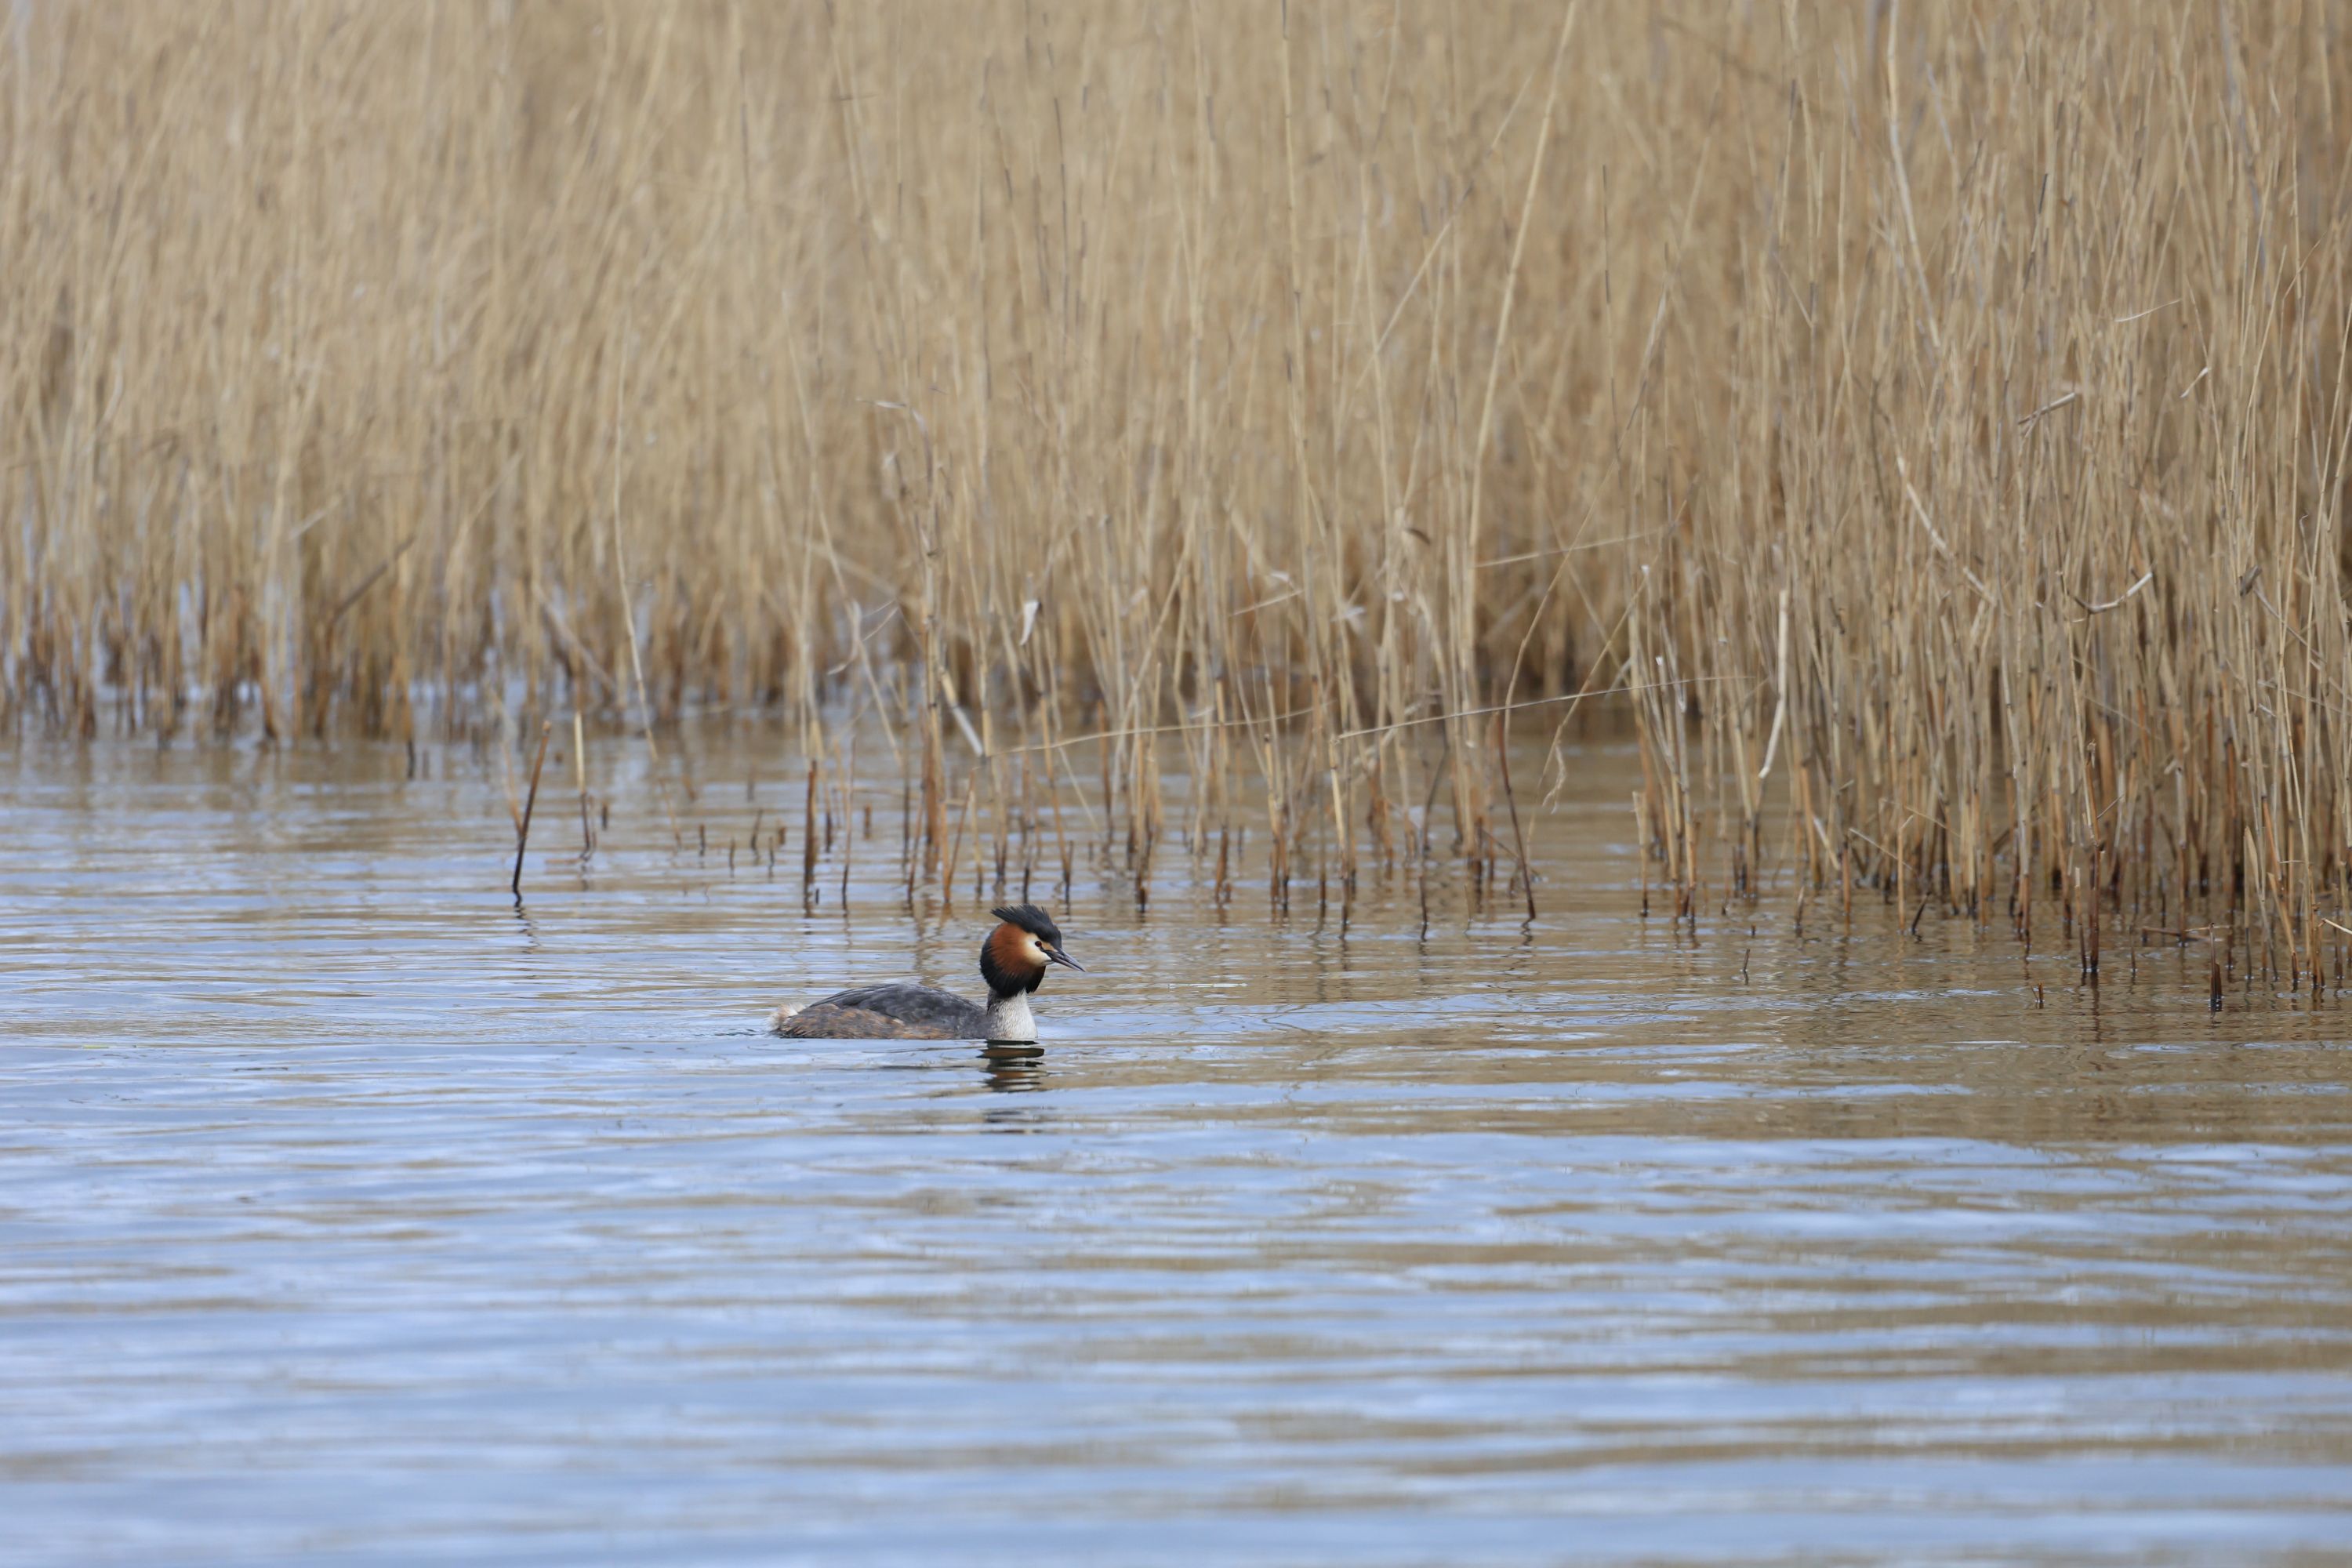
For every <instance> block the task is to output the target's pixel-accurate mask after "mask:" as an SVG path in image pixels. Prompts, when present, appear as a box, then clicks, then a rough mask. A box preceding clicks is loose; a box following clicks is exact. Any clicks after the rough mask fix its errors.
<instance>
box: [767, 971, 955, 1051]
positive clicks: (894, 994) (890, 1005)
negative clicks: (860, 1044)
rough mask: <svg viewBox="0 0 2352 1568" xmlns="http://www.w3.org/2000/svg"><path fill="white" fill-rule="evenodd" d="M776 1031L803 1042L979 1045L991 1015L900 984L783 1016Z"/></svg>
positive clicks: (838, 995)
mask: <svg viewBox="0 0 2352 1568" xmlns="http://www.w3.org/2000/svg"><path fill="white" fill-rule="evenodd" d="M770 1026H771V1027H772V1028H773V1029H774V1030H775V1032H776V1033H777V1034H779V1035H782V1036H784V1037H787V1038H791V1039H798V1040H976V1039H979V1038H980V1037H982V1035H985V1034H986V1033H987V1032H988V1012H987V1009H985V1008H983V1007H982V1006H981V1005H979V1004H978V1003H974V1002H967V1001H965V1000H964V999H963V998H962V997H961V996H958V995H957V994H954V993H953V992H951V991H941V990H940V989H939V988H937V987H936V986H930V985H918V984H915V983H914V982H913V981H911V980H895V981H892V982H890V983H889V984H887V985H861V986H859V987H857V988H856V990H852V991H836V992H835V993H834V994H832V995H830V996H827V997H826V998H824V1000H823V1001H821V1002H812V1003H810V1004H809V1005H807V1006H805V1007H803V1008H802V1009H800V1010H799V1011H798V1012H795V1013H786V1012H782V1011H780V1012H778V1013H777V1015H776V1016H775V1017H774V1018H773V1019H772V1020H771V1024H770Z"/></svg>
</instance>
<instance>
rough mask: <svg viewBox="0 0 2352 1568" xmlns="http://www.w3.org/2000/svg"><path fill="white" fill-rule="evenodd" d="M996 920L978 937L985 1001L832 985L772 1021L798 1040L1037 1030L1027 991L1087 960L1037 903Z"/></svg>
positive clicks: (911, 987) (1022, 1038) (922, 988)
mask: <svg viewBox="0 0 2352 1568" xmlns="http://www.w3.org/2000/svg"><path fill="white" fill-rule="evenodd" d="M989 912H990V913H991V914H993V915H994V916H995V917H996V918H997V920H998V921H1000V922H1001V923H1000V924H999V925H998V926H997V927H996V929H995V930H993V931H990V932H989V933H988V938H987V940H986V941H984V942H982V943H981V944H980V977H981V978H982V980H985V981H986V982H988V1005H986V1006H982V1005H980V1004H979V1003H977V1002H967V1001H965V1000H964V999H963V998H962V997H961V996H958V995H956V994H954V993H952V992H949V991H941V990H940V989H938V988H937V987H936V986H930V985H918V984H915V983H914V982H913V981H911V980H897V981H893V982H891V983H890V984H887V985H866V986H861V987H860V988H858V989H857V990H855V991H841V992H836V993H835V994H833V995H831V996H828V997H826V998H825V999H824V1001H822V1002H812V1003H810V1004H809V1005H807V1006H805V1007H802V1008H797V1009H794V1008H790V1007H786V1008H780V1009H778V1011H777V1013H776V1015H775V1016H774V1017H773V1018H772V1019H771V1020H770V1021H769V1023H770V1026H771V1027H772V1028H773V1029H774V1030H775V1031H776V1033H778V1034H779V1035H784V1036H787V1037H791V1038H793V1039H796V1040H1003V1041H1008V1042H1014V1041H1017V1042H1021V1043H1024V1044H1025V1043H1028V1042H1030V1041H1034V1039H1036V1037H1037V1022H1036V1020H1035V1019H1034V1018H1033V1017H1031V1016H1030V1015H1029V994H1030V993H1031V992H1032V991H1034V990H1036V989H1037V987H1038V986H1039V985H1040V984H1042V983H1043V982H1044V981H1045V971H1046V970H1047V969H1048V968H1050V967H1051V966H1053V965H1054V964H1056V963H1058V964H1061V965H1063V966H1064V967H1065V968H1068V969H1075V970H1077V972H1078V973H1081V974H1083V973H1086V969H1085V966H1083V965H1082V964H1080V963H1078V961H1077V960H1076V959H1074V958H1072V957H1071V956H1070V955H1069V954H1068V953H1066V952H1063V951H1062V930H1061V928H1060V927H1059V926H1057V925H1055V923H1054V917H1053V916H1051V915H1049V914H1047V913H1046V912H1045V910H1041V909H1039V908H1038V907H1037V906H1036V905H1034V904H1012V905H1008V906H1007V907H1005V908H1003V909H1000V910H990V911H989Z"/></svg>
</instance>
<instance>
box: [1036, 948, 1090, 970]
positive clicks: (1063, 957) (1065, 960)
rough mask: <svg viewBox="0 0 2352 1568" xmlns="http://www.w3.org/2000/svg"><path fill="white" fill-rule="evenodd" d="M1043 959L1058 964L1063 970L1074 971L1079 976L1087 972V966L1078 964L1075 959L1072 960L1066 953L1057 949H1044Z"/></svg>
mask: <svg viewBox="0 0 2352 1568" xmlns="http://www.w3.org/2000/svg"><path fill="white" fill-rule="evenodd" d="M1045 957H1046V959H1047V960H1048V961H1049V962H1051V963H1058V964H1060V965H1061V966H1062V967H1063V968H1065V969H1075V970H1076V971H1077V972H1078V973H1081V974H1084V973H1086V972H1087V966H1086V965H1085V964H1083V963H1079V962H1078V961H1077V960H1076V959H1075V958H1072V957H1071V956H1070V955H1069V954H1068V953H1066V952H1063V951H1062V950H1061V949H1060V948H1058V947H1049V948H1046V949H1045Z"/></svg>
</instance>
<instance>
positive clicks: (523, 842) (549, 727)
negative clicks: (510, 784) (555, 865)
mask: <svg viewBox="0 0 2352 1568" xmlns="http://www.w3.org/2000/svg"><path fill="white" fill-rule="evenodd" d="M554 732H555V723H554V721H552V720H550V719H542V720H541V721H539V754H538V755H537V756H535V757H533V758H532V759H531V761H530V790H529V791H528V792H526V793H525V794H524V795H523V797H522V815H521V816H519V817H518V818H516V819H515V863H514V876H513V878H512V879H509V881H508V883H507V888H508V890H509V891H510V892H512V893H513V894H514V901H515V902H516V903H517V904H518V905H520V903H521V902H522V858H523V852H524V851H525V850H526V849H528V848H529V847H530V814H531V810H532V808H533V807H535V806H536V805H539V770H540V769H541V768H543V767H545V766H546V765H547V738H548V736H550V735H551V734H553V733H554Z"/></svg>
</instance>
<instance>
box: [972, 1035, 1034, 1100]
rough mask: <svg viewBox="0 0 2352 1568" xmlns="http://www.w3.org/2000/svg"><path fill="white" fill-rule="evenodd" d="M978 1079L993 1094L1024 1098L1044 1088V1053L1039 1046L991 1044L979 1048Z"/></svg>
mask: <svg viewBox="0 0 2352 1568" xmlns="http://www.w3.org/2000/svg"><path fill="white" fill-rule="evenodd" d="M980 1070H981V1075H982V1077H983V1078H985V1079H987V1080H988V1087H989V1089H990V1090H991V1091H992V1093H996V1094H1025V1093H1028V1092H1031V1091H1033V1090H1035V1089H1043V1088H1045V1048H1044V1047H1040V1046H1032V1045H1025V1044H1024V1045H1012V1044H1003V1043H997V1042H992V1043H990V1044H988V1045H986V1046H983V1047H981V1051H980Z"/></svg>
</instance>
